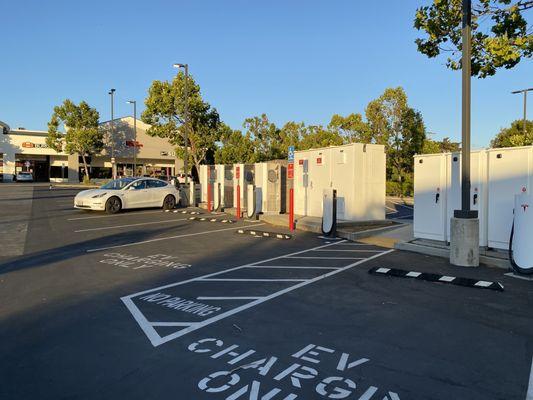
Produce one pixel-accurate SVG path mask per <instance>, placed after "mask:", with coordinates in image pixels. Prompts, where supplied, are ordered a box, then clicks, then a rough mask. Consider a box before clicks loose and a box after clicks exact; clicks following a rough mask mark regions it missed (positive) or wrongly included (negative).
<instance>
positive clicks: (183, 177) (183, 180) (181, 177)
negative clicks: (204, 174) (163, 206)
mask: <svg viewBox="0 0 533 400" xmlns="http://www.w3.org/2000/svg"><path fill="white" fill-rule="evenodd" d="M177 178H178V182H179V183H185V174H184V173H181V174H178V176H177ZM188 178H189V179H188V181H189V182H192V181H193V179H192V175H190V174H189V176H188Z"/></svg>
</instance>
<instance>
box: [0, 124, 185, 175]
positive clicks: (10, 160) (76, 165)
mask: <svg viewBox="0 0 533 400" xmlns="http://www.w3.org/2000/svg"><path fill="white" fill-rule="evenodd" d="M1 125H5V124H1ZM136 125H137V134H136V135H135V130H134V119H133V117H124V118H118V119H115V120H113V121H106V122H103V123H102V124H101V125H100V127H101V129H103V130H104V132H105V143H106V145H105V147H104V150H102V152H101V153H100V154H97V155H92V156H89V157H87V164H88V168H89V173H90V176H91V178H95V179H108V178H111V177H112V175H113V163H112V161H114V168H115V171H116V175H117V176H132V175H136V176H140V175H149V176H162V175H166V176H170V175H175V174H176V172H181V169H182V168H183V161H182V160H179V159H177V158H176V153H175V150H174V147H173V146H172V145H171V144H170V143H169V142H168V141H167V140H166V139H162V138H159V137H152V136H149V135H147V134H146V131H147V130H148V128H149V127H150V126H149V125H147V124H145V123H144V122H142V121H140V120H137V121H136ZM0 132H2V130H1V129H0ZM47 135H48V133H47V132H46V131H31V130H27V129H23V128H19V129H3V134H0V177H3V180H4V182H6V181H12V180H13V179H14V176H15V175H16V173H17V172H19V171H28V172H31V173H32V174H33V177H34V180H35V181H38V182H48V181H50V182H71V183H76V182H79V181H80V179H81V178H82V176H83V162H82V159H81V157H80V155H79V154H67V153H64V152H56V151H55V150H53V149H51V148H50V147H48V146H47V145H46V137H47ZM111 138H112V139H113V140H111ZM134 162H135V166H136V171H135V174H134V171H133V170H134Z"/></svg>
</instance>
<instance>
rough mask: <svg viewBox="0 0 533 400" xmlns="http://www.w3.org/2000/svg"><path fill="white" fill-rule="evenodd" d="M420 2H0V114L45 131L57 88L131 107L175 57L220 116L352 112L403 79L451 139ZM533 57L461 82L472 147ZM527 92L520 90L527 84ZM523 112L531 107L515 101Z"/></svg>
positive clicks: (451, 120)
mask: <svg viewBox="0 0 533 400" xmlns="http://www.w3.org/2000/svg"><path fill="white" fill-rule="evenodd" d="M426 3H428V1H427V0H401V1H398V0H383V1H362V0H359V1H354V0H351V1H310V0H306V1H304V0H291V1H287V0H284V1H279V0H269V1H261V2H259V1H244V0H243V1H230V0H224V1H220V0H206V1H194V0H188V1H183V0H182V1H176V0H152V1H138V0H129V1H125V0H107V1H100V0H91V1H87V2H78V1H71V0H63V1H59V0H49V1H37V0H33V1H31V0H25V1H23V0H21V1H3V2H2V4H0V15H2V18H1V23H0V26H1V29H2V32H1V34H0V50H1V52H0V60H1V64H0V120H3V121H6V122H7V123H9V124H10V125H11V126H12V127H18V126H24V127H26V128H28V129H43V130H46V124H47V122H48V120H49V119H50V114H51V112H52V108H53V107H54V106H55V105H57V104H60V103H61V102H62V101H63V99H65V98H70V99H72V100H74V101H80V100H86V101H87V102H88V103H89V104H91V105H92V106H94V107H96V108H97V109H98V111H99V112H100V115H101V119H102V120H107V119H109V116H110V111H109V96H108V94H107V92H108V90H109V88H111V87H114V88H116V89H117V94H116V103H115V104H116V113H115V115H117V116H123V115H127V114H131V106H130V105H128V104H126V103H125V102H126V100H129V99H136V100H138V102H139V104H140V109H141V111H142V109H143V107H142V104H143V100H144V98H145V96H146V93H147V89H148V87H149V86H150V83H151V82H152V80H154V79H160V80H165V79H170V78H171V77H172V75H173V74H174V73H175V70H173V69H172V68H171V66H172V63H174V62H187V63H189V64H190V68H191V73H192V74H193V75H194V77H195V79H196V80H197V82H198V83H199V84H200V85H201V88H202V92H203V95H204V98H205V99H206V100H207V101H209V102H210V103H211V104H212V105H213V106H215V107H216V108H217V109H218V110H219V112H220V114H221V116H222V118H223V120H224V121H225V122H226V123H228V124H229V125H230V126H232V127H233V128H240V127H241V125H242V122H243V120H244V118H246V117H249V116H253V115H259V114H261V113H267V114H268V116H269V117H270V119H271V120H272V121H274V122H275V123H276V124H278V125H282V124H283V123H285V122H286V121H289V120H295V121H304V122H306V123H308V124H327V123H328V122H329V119H330V117H331V115H332V114H334V113H339V114H343V115H344V114H348V113H351V112H361V113H363V112H364V109H365V106H366V104H367V103H368V102H369V101H370V100H372V99H374V98H376V97H377V96H379V95H380V94H381V93H382V92H383V90H384V89H385V88H386V87H389V86H403V87H404V88H405V90H406V92H407V95H408V96H409V102H410V105H411V106H412V107H414V108H416V109H418V110H420V111H421V112H422V114H423V117H424V120H425V122H426V125H427V128H428V130H429V131H431V132H436V133H437V134H438V136H437V137H439V138H441V137H443V136H450V137H452V138H453V139H456V140H459V138H460V126H461V125H460V106H461V103H460V89H461V82H460V73H459V72H454V71H450V70H447V69H446V68H445V66H444V59H431V60H430V59H427V58H426V57H425V56H423V55H420V54H419V53H418V52H417V51H416V46H415V44H414V42H413V41H414V39H415V38H416V37H417V32H416V31H415V30H414V28H413V27H412V25H413V15H414V12H415V9H416V8H417V7H418V6H419V5H421V4H426ZM531 86H533V64H532V62H531V60H526V61H524V62H522V64H521V65H519V66H518V67H517V68H514V69H512V70H502V71H499V73H498V74H497V75H496V76H495V77H491V78H487V79H484V80H477V79H476V80H474V81H473V95H472V102H473V110H472V112H473V121H472V132H473V145H474V146H475V147H480V146H485V145H487V144H488V142H489V141H490V139H491V138H492V136H494V134H496V133H497V132H498V130H499V129H500V128H501V127H503V126H507V125H508V124H509V123H510V122H511V121H512V120H514V119H518V118H521V117H522V98H521V96H519V95H511V94H510V91H511V90H515V89H520V88H523V87H531ZM530 98H531V101H530V102H529V104H530V105H531V104H533V95H532V96H530ZM529 113H530V115H531V116H532V117H533V107H531V106H530V107H529Z"/></svg>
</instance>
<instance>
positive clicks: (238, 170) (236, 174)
mask: <svg viewBox="0 0 533 400" xmlns="http://www.w3.org/2000/svg"><path fill="white" fill-rule="evenodd" d="M240 177H241V167H235V178H236V179H240Z"/></svg>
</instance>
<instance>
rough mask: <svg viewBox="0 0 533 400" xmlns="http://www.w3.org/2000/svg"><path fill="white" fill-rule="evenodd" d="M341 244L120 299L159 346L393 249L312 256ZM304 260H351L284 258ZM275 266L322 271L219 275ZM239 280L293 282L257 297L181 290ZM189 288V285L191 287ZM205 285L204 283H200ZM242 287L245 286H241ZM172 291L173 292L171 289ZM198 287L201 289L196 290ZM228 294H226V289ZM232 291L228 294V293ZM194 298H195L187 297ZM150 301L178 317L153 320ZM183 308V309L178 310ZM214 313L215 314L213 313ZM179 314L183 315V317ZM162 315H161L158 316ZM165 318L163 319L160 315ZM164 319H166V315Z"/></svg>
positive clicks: (213, 287)
mask: <svg viewBox="0 0 533 400" xmlns="http://www.w3.org/2000/svg"><path fill="white" fill-rule="evenodd" d="M339 244H344V242H340V243H339V242H338V243H330V244H326V245H322V246H318V247H314V248H311V249H307V250H302V251H297V252H294V253H290V254H286V255H283V256H278V257H273V258H269V259H266V260H261V261H256V262H254V263H251V264H245V265H241V266H238V267H234V268H229V269H226V270H224V271H219V272H214V273H211V274H207V275H203V276H199V277H196V278H192V279H189V280H185V281H182V282H175V283H171V284H168V285H164V286H159V287H156V288H152V289H148V290H144V291H142V292H138V293H134V294H131V295H128V296H124V297H122V298H121V300H122V301H123V302H124V304H125V305H126V307H127V308H128V310H129V311H130V312H131V314H132V315H133V317H134V318H135V320H136V321H137V323H138V324H139V326H140V327H141V329H142V330H143V331H144V333H145V334H146V336H147V337H148V339H149V340H150V342H151V343H152V345H153V346H159V345H161V344H163V343H166V342H168V341H170V340H173V339H176V338H179V337H181V336H183V335H186V334H187V333H190V332H193V331H195V330H197V329H200V328H203V327H205V326H207V325H210V324H213V323H215V322H217V321H220V320H222V319H224V318H227V317H229V316H232V315H234V314H236V313H239V312H241V311H244V310H246V309H248V308H251V307H255V306H257V305H259V304H261V303H264V302H265V301H268V300H271V299H274V298H276V297H278V296H281V295H283V294H286V293H289V292H291V291H293V290H296V289H299V288H301V287H304V286H307V285H310V284H312V283H315V282H318V281H320V280H322V279H324V278H327V277H330V276H333V275H335V274H338V273H340V272H343V271H345V270H347V269H349V268H353V267H355V266H358V265H360V264H362V263H364V262H366V261H369V260H372V259H374V258H377V257H380V256H382V255H384V254H388V253H390V252H392V251H394V250H385V251H376V252H375V254H372V255H370V253H368V254H369V256H368V257H366V258H361V257H314V256H312V254H313V252H314V251H317V250H318V251H320V249H324V248H328V247H332V246H337V245H339ZM306 253H307V254H309V256H305V255H304V254H306ZM298 258H299V259H301V260H302V261H304V260H305V259H318V260H328V259H329V260H332V261H333V260H336V261H337V262H338V260H349V261H350V263H349V264H348V265H344V266H341V267H333V266H313V265H300V266H294V265H283V260H284V259H298ZM272 261H277V263H276V264H277V265H258V264H264V263H268V262H272ZM268 269H272V270H278V271H283V270H287V271H288V272H290V271H294V270H302V271H304V270H310V271H311V270H319V271H321V273H320V274H319V275H318V276H314V277H311V278H277V277H276V278H250V277H230V278H224V277H220V275H223V274H228V273H231V272H235V271H243V272H244V271H248V272H250V271H254V270H256V271H262V272H265V270H268ZM217 282H218V283H223V284H224V283H229V284H231V283H238V284H245V285H246V284H250V285H249V286H245V288H249V289H250V292H253V290H254V288H255V286H256V285H257V284H258V283H265V284H269V283H278V284H279V283H281V284H284V283H285V284H290V285H289V286H288V287H284V288H282V289H280V288H279V286H278V287H273V288H271V290H270V288H268V289H269V291H268V293H267V294H264V295H261V296H258V295H252V294H253V293H249V294H243V295H242V296H241V295H240V293H239V295H236V294H235V293H231V291H230V290H229V289H228V288H227V287H226V288H225V287H224V286H221V287H217V286H205V287H206V288H208V289H209V290H214V291H215V292H217V291H220V292H222V293H216V295H206V294H205V293H201V294H200V293H199V294H198V295H196V296H191V295H189V296H184V295H183V294H180V293H179V290H181V291H184V292H186V290H187V284H194V285H198V284H200V285H216V283H217ZM189 287H190V286H189ZM201 287H204V286H201ZM168 289H172V290H174V291H176V290H178V293H177V294H171V295H169V294H167V293H164V291H167V292H168ZM241 289H242V288H241ZM172 290H171V291H172ZM193 290H198V289H193ZM224 291H225V292H226V293H223V292H224ZM228 291H229V293H228ZM178 296H184V298H181V297H178ZM187 297H188V298H189V299H191V298H193V297H194V298H193V299H192V300H188V299H187ZM199 301H219V303H218V304H216V305H217V306H212V305H209V304H203V303H198V302H199ZM228 301H244V304H240V305H234V306H232V308H228V309H226V307H225V305H224V303H226V304H227V302H228ZM147 304H149V306H150V307H152V310H153V305H156V306H160V308H157V307H156V308H157V310H158V311H159V314H157V315H159V316H161V312H164V314H166V315H170V318H171V319H175V321H154V320H153V319H154V318H157V317H154V318H151V317H150V318H149V317H147V316H145V314H144V313H143V312H142V311H141V309H142V308H143V306H146V305H147ZM177 311H181V312H177ZM191 314H195V315H196V316H205V318H204V319H203V320H201V321H191V319H194V318H191ZM211 314H213V315H212V316H211ZM180 316H183V318H181V317H180ZM159 318H161V317H159ZM161 319H163V318H161ZM164 319H167V318H166V317H165V318H164ZM172 326H174V327H179V328H180V329H178V330H177V331H175V332H172V333H169V334H168V333H167V334H165V335H161V334H160V333H159V332H158V331H157V330H156V329H155V328H156V327H172Z"/></svg>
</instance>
